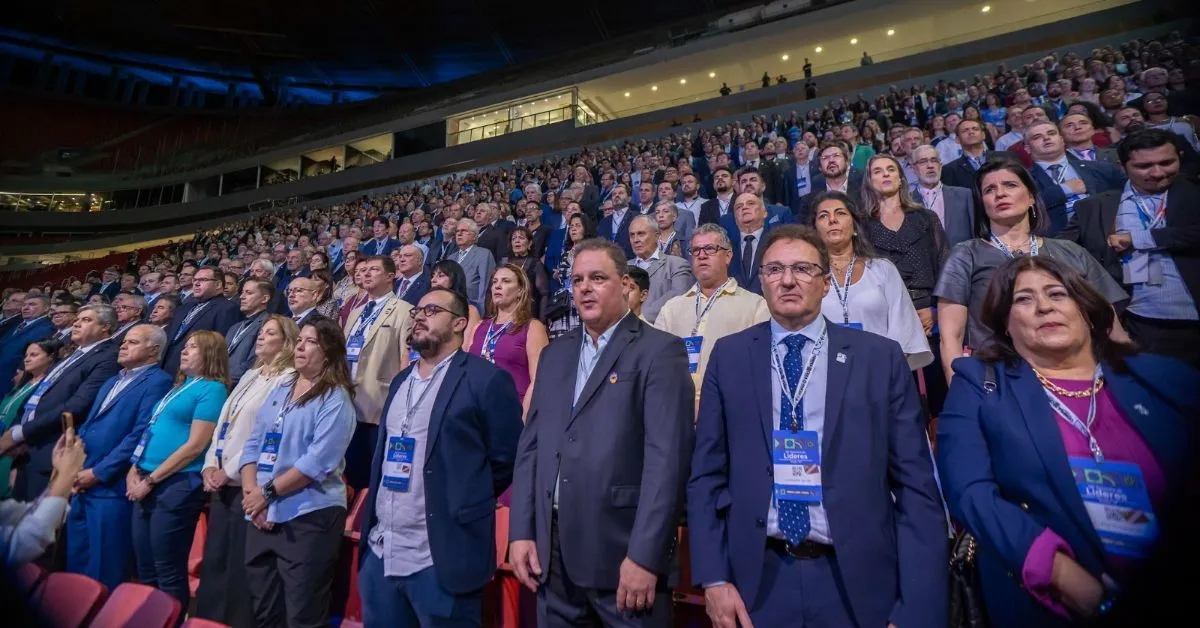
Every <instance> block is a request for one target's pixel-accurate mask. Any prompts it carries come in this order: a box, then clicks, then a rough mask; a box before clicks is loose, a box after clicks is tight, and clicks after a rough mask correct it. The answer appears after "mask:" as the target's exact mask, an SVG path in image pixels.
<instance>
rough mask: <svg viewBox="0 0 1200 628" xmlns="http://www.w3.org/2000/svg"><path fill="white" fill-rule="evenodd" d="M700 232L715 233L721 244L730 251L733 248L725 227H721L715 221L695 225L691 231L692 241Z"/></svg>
mask: <svg viewBox="0 0 1200 628" xmlns="http://www.w3.org/2000/svg"><path fill="white" fill-rule="evenodd" d="M702 233H711V234H714V235H716V236H717V239H718V240H720V243H721V246H723V247H725V248H727V249H729V250H731V251H732V250H733V242H731V241H730V240H729V233H728V232H726V231H725V227H722V226H721V225H718V224H717V223H715V222H706V223H704V224H702V225H700V226H699V227H696V230H695V231H693V232H692V240H693V241H694V240H695V239H696V236H698V235H700V234H702Z"/></svg>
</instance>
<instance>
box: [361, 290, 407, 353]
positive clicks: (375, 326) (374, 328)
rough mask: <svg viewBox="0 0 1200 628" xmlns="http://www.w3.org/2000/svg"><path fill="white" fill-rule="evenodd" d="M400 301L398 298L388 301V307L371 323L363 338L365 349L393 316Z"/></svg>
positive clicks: (385, 306) (384, 307)
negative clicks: (386, 320)
mask: <svg viewBox="0 0 1200 628" xmlns="http://www.w3.org/2000/svg"><path fill="white" fill-rule="evenodd" d="M399 300H400V299H399V298H398V297H397V298H392V299H388V300H387V305H384V306H383V310H382V311H381V312H379V316H376V317H375V322H374V323H371V327H370V328H369V329H367V332H366V334H365V337H364V338H363V349H366V348H367V347H368V346H370V344H371V340H372V339H373V338H375V334H376V332H378V331H379V328H380V327H382V326H383V321H384V319H386V318H387V317H389V316H391V315H392V310H393V309H395V307H396V302H397V301H399ZM360 318H361V314H360ZM351 329H353V327H351Z"/></svg>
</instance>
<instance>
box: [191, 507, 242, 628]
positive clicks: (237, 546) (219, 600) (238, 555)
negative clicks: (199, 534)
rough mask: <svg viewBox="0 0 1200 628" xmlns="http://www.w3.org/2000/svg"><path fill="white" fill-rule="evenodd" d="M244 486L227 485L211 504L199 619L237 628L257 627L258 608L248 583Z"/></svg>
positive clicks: (197, 607)
mask: <svg viewBox="0 0 1200 628" xmlns="http://www.w3.org/2000/svg"><path fill="white" fill-rule="evenodd" d="M250 526H251V524H250V522H248V521H246V515H245V513H244V512H243V511H242V487H240V486H231V485H226V486H224V487H223V488H221V490H220V491H217V492H216V493H213V494H212V498H211V499H209V502H208V536H206V537H205V539H204V562H203V563H202V564H201V573H200V588H199V589H198V590H197V591H196V616H197V617H203V618H204V619H211V620H213V621H219V622H221V623H223V624H228V625H230V626H233V628H254V606H253V602H252V601H251V599H250V590H249V585H248V584H247V582H246V530H247V529H248V528H249V527H250Z"/></svg>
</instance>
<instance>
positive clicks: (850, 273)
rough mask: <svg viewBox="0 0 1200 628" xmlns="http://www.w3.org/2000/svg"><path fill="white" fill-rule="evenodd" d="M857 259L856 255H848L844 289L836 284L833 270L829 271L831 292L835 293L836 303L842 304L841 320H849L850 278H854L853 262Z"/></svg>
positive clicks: (844, 321)
mask: <svg viewBox="0 0 1200 628" xmlns="http://www.w3.org/2000/svg"><path fill="white" fill-rule="evenodd" d="M857 261H858V255H851V256H850V265H848V266H846V281H845V282H844V283H843V284H842V286H845V287H846V289H845V290H844V291H843V290H842V286H839V285H838V282H837V277H834V276H833V270H832V269H830V271H829V283H831V284H833V292H834V294H836V295H837V300H838V303H841V304H842V322H843V323H849V322H850V280H851V279H853V278H854V263H855V262H857Z"/></svg>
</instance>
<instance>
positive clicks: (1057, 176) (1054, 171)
mask: <svg viewBox="0 0 1200 628" xmlns="http://www.w3.org/2000/svg"><path fill="white" fill-rule="evenodd" d="M1049 170H1050V178H1051V179H1054V183H1056V184H1058V185H1062V182H1063V179H1062V178H1063V167H1062V164H1050V167H1049Z"/></svg>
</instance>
